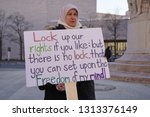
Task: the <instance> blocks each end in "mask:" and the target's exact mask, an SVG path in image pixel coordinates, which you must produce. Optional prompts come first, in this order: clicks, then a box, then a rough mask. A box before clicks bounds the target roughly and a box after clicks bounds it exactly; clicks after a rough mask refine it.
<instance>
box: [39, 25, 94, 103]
mask: <svg viewBox="0 0 150 117" xmlns="http://www.w3.org/2000/svg"><path fill="white" fill-rule="evenodd" d="M59 29H65V27H64V26H63V25H58V26H57V27H56V28H53V30H59ZM39 89H40V90H45V97H44V99H45V100H66V92H65V91H58V90H57V89H56V85H53V84H50V83H47V84H46V85H44V86H39ZM77 92H78V99H79V100H95V87H94V81H92V80H91V81H81V82H77Z"/></svg>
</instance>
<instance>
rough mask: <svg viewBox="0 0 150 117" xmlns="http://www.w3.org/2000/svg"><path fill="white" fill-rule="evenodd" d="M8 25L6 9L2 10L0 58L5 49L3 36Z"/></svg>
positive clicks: (0, 14) (0, 20)
mask: <svg viewBox="0 0 150 117" xmlns="http://www.w3.org/2000/svg"><path fill="white" fill-rule="evenodd" d="M6 27H7V20H6V15H5V11H4V10H0V60H2V51H3V45H2V44H3V38H4V35H5V29H6Z"/></svg>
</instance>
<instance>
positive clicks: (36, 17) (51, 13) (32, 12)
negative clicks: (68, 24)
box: [0, 0, 96, 59]
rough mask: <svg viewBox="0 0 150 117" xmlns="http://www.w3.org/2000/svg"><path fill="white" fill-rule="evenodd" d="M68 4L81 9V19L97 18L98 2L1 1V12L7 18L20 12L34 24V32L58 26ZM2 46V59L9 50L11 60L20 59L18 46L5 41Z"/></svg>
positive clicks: (58, 0) (59, 0) (73, 0)
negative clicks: (63, 8) (62, 12)
mask: <svg viewBox="0 0 150 117" xmlns="http://www.w3.org/2000/svg"><path fill="white" fill-rule="evenodd" d="M67 3H72V4H75V5H76V6H77V7H78V8H79V12H80V14H79V18H80V19H87V18H88V17H91V16H92V17H95V16H96V0H0V10H4V11H5V13H6V15H7V16H9V15H10V14H12V13H14V12H19V13H20V14H21V15H23V16H24V17H25V19H26V21H29V22H30V23H32V24H33V28H32V30H42V29H44V28H45V26H46V25H48V24H50V25H54V23H55V24H56V21H57V19H58V17H59V11H60V9H61V8H62V6H64V5H65V4H67ZM2 45H3V47H2V48H3V50H2V52H3V53H2V55H3V58H2V59H7V57H8V48H11V53H10V58H11V59H19V45H18V44H16V43H14V42H11V41H9V39H3V44H2Z"/></svg>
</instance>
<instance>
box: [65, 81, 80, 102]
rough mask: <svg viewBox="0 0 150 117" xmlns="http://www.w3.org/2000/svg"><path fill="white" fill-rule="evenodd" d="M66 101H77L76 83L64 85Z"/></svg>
mask: <svg viewBox="0 0 150 117" xmlns="http://www.w3.org/2000/svg"><path fill="white" fill-rule="evenodd" d="M65 89H66V95H67V100H78V94H77V87H76V82H71V83H65Z"/></svg>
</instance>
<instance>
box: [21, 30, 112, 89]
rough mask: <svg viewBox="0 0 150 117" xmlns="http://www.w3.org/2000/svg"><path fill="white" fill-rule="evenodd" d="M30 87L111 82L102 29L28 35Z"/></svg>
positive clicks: (27, 60) (30, 33)
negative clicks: (80, 82)
mask: <svg viewBox="0 0 150 117" xmlns="http://www.w3.org/2000/svg"><path fill="white" fill-rule="evenodd" d="M24 41H25V60H26V83H27V86H28V87H30V86H39V85H44V84H46V83H48V82H50V83H51V84H59V83H62V82H63V83H68V82H72V81H73V82H77V81H85V80H99V79H105V78H109V77H110V74H109V69H108V62H107V60H106V59H105V58H104V50H105V48H104V41H103V36H102V31H101V28H90V29H75V30H48V31H26V32H24Z"/></svg>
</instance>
